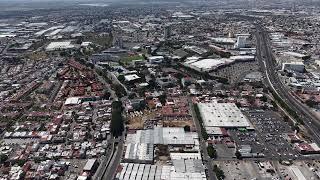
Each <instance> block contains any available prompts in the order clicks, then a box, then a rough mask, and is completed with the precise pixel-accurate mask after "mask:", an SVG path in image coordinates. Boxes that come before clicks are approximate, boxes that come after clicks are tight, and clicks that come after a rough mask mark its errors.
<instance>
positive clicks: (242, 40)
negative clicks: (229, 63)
mask: <svg viewBox="0 0 320 180" xmlns="http://www.w3.org/2000/svg"><path fill="white" fill-rule="evenodd" d="M247 38H248V37H247V36H243V35H239V36H238V37H237V42H236V44H235V45H234V46H235V48H237V49H238V48H245V47H246V45H247Z"/></svg>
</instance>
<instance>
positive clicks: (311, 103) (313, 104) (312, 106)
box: [306, 98, 318, 108]
mask: <svg viewBox="0 0 320 180" xmlns="http://www.w3.org/2000/svg"><path fill="white" fill-rule="evenodd" d="M306 104H307V105H308V106H309V107H311V108H314V107H316V106H318V103H317V102H316V101H315V100H314V98H310V99H308V100H306Z"/></svg>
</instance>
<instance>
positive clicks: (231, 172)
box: [215, 161, 278, 180]
mask: <svg viewBox="0 0 320 180" xmlns="http://www.w3.org/2000/svg"><path fill="white" fill-rule="evenodd" d="M215 163H216V164H217V165H218V166H219V167H220V168H221V169H222V170H223V172H224V174H225V176H226V177H225V180H240V179H243V180H245V179H246V180H252V179H256V180H270V179H277V178H278V175H277V174H275V173H273V174H271V173H268V172H266V169H265V168H261V167H259V166H258V161H256V162H254V161H219V162H218V161H217V162H215Z"/></svg>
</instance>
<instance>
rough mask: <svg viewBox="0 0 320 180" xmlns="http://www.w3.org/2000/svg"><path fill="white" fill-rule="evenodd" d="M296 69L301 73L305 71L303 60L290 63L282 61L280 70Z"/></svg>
mask: <svg viewBox="0 0 320 180" xmlns="http://www.w3.org/2000/svg"><path fill="white" fill-rule="evenodd" d="M284 70H287V71H296V72H300V73H303V72H304V71H305V66H304V64H303V62H291V63H283V64H282V71H284Z"/></svg>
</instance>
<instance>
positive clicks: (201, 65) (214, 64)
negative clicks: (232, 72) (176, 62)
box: [183, 56, 255, 72]
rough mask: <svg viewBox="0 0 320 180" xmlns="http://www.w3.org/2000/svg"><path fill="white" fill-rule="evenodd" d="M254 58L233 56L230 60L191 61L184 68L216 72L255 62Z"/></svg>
mask: <svg viewBox="0 0 320 180" xmlns="http://www.w3.org/2000/svg"><path fill="white" fill-rule="evenodd" d="M254 60H255V57H254V56H231V57H230V58H219V59H201V60H195V59H192V60H189V61H186V62H185V63H183V65H184V66H186V67H189V68H191V69H194V70H196V71H199V72H209V71H214V70H217V69H219V68H223V67H225V66H228V65H231V64H233V63H237V62H247V61H254Z"/></svg>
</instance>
